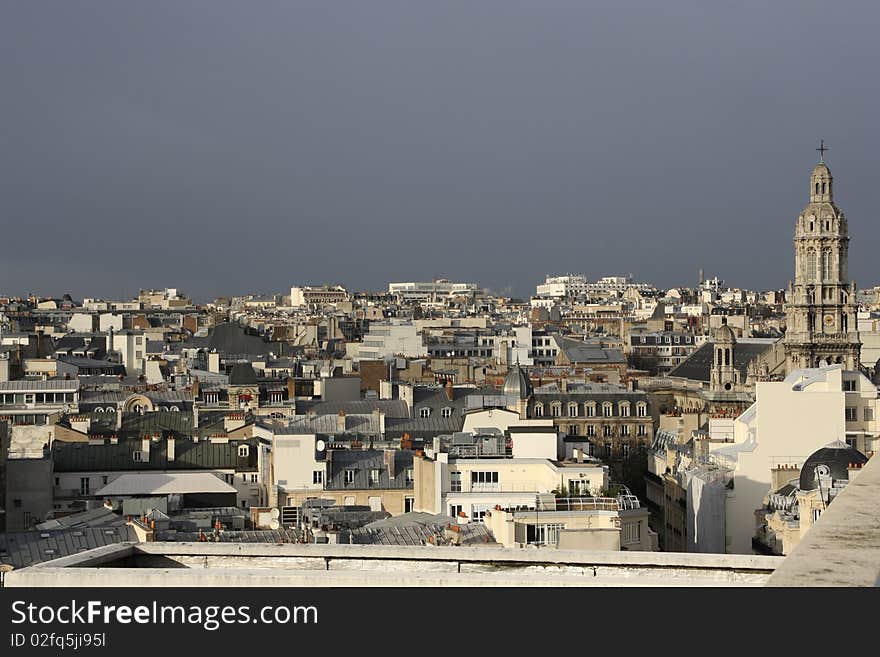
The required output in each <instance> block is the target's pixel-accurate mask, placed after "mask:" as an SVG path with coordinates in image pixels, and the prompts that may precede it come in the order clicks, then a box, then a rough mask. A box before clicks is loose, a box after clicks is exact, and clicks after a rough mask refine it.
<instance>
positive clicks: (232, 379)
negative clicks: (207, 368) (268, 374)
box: [229, 361, 257, 386]
mask: <svg viewBox="0 0 880 657" xmlns="http://www.w3.org/2000/svg"><path fill="white" fill-rule="evenodd" d="M256 382H257V373H256V372H255V371H254V366H253V365H251V364H250V363H249V362H247V361H244V362H240V363H236V364H235V365H233V366H232V371H231V372H229V385H231V386H249V385H254V384H255V383H256Z"/></svg>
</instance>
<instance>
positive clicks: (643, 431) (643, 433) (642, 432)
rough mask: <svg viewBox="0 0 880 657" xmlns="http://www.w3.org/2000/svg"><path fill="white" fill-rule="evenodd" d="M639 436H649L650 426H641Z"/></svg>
mask: <svg viewBox="0 0 880 657" xmlns="http://www.w3.org/2000/svg"><path fill="white" fill-rule="evenodd" d="M638 435H640V436H647V435H648V425H647V424H640V425H639V432H638Z"/></svg>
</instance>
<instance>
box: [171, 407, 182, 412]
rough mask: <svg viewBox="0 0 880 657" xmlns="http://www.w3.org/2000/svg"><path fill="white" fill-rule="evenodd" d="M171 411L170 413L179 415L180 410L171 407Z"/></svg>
mask: <svg viewBox="0 0 880 657" xmlns="http://www.w3.org/2000/svg"><path fill="white" fill-rule="evenodd" d="M171 411H172V412H175V413H179V412H180V409H179V408H177V406H172V407H171Z"/></svg>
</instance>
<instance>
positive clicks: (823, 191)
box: [822, 183, 826, 194]
mask: <svg viewBox="0 0 880 657" xmlns="http://www.w3.org/2000/svg"><path fill="white" fill-rule="evenodd" d="M825 190H826V187H825V183H822V193H823V194H824V193H825Z"/></svg>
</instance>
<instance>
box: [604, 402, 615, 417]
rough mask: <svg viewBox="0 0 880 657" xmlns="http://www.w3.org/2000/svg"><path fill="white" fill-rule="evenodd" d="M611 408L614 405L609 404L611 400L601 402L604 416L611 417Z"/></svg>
mask: <svg viewBox="0 0 880 657" xmlns="http://www.w3.org/2000/svg"><path fill="white" fill-rule="evenodd" d="M613 409H614V407H613V406H612V405H611V402H605V403H604V404H602V415H603V416H605V417H611V413H612V412H613Z"/></svg>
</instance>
